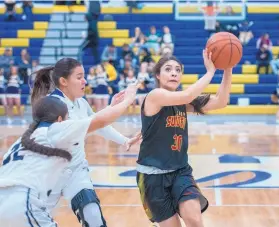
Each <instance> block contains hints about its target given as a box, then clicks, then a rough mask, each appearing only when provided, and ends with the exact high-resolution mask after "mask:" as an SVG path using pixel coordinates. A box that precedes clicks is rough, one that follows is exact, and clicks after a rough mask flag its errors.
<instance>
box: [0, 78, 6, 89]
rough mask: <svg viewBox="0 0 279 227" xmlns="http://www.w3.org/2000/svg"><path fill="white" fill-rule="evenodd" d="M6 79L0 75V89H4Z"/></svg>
mask: <svg viewBox="0 0 279 227" xmlns="http://www.w3.org/2000/svg"><path fill="white" fill-rule="evenodd" d="M5 84H6V79H5V77H4V76H3V75H0V88H2V89H4V88H5V87H6V86H5Z"/></svg>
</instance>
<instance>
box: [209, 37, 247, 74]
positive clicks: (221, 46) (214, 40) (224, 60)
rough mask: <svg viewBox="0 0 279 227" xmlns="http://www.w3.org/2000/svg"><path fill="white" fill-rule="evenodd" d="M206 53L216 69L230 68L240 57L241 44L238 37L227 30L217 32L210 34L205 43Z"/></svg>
mask: <svg viewBox="0 0 279 227" xmlns="http://www.w3.org/2000/svg"><path fill="white" fill-rule="evenodd" d="M206 48H207V50H208V53H210V52H212V56H211V59H212V61H213V63H214V65H215V67H216V69H226V68H232V67H234V66H235V65H237V64H238V63H239V62H240V60H241V57H242V44H241V42H240V41H239V39H238V38H237V37H236V36H235V35H233V34H231V33H229V32H218V33H216V34H214V35H213V36H211V37H210V38H209V40H208V41H207V43H206Z"/></svg>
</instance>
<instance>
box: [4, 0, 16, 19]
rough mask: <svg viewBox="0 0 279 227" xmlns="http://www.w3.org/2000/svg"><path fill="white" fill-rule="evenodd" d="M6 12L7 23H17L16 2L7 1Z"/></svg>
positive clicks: (13, 0)
mask: <svg viewBox="0 0 279 227" xmlns="http://www.w3.org/2000/svg"><path fill="white" fill-rule="evenodd" d="M4 3H5V6H6V12H5V18H4V20H5V21H15V20H16V9H15V5H16V2H15V0H5V2H4Z"/></svg>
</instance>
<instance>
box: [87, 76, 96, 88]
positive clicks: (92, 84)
mask: <svg viewBox="0 0 279 227" xmlns="http://www.w3.org/2000/svg"><path fill="white" fill-rule="evenodd" d="M87 84H88V85H89V86H90V87H91V88H96V87H97V80H96V76H95V75H93V76H92V75H90V74H89V75H88V76H87Z"/></svg>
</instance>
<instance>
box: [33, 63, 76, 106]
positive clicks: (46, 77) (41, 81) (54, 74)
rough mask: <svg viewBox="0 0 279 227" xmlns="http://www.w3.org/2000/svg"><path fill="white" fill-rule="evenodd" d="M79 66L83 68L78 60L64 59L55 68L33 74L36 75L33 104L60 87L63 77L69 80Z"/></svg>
mask: <svg viewBox="0 0 279 227" xmlns="http://www.w3.org/2000/svg"><path fill="white" fill-rule="evenodd" d="M78 66H81V63H80V62H78V61H77V60H75V59H73V58H62V59H61V60H59V61H58V62H57V63H56V64H55V65H54V66H49V67H45V68H42V69H40V70H38V71H37V72H34V73H33V74H36V77H35V81H34V86H33V90H32V95H31V102H32V103H34V102H35V101H36V100H38V99H39V98H41V97H44V96H46V95H47V94H48V93H50V92H51V90H53V89H54V88H55V87H59V79H60V78H61V77H63V78H65V79H67V78H68V77H69V76H70V75H71V74H72V72H73V70H74V69H75V68H76V67H78ZM30 78H31V77H30Z"/></svg>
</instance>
